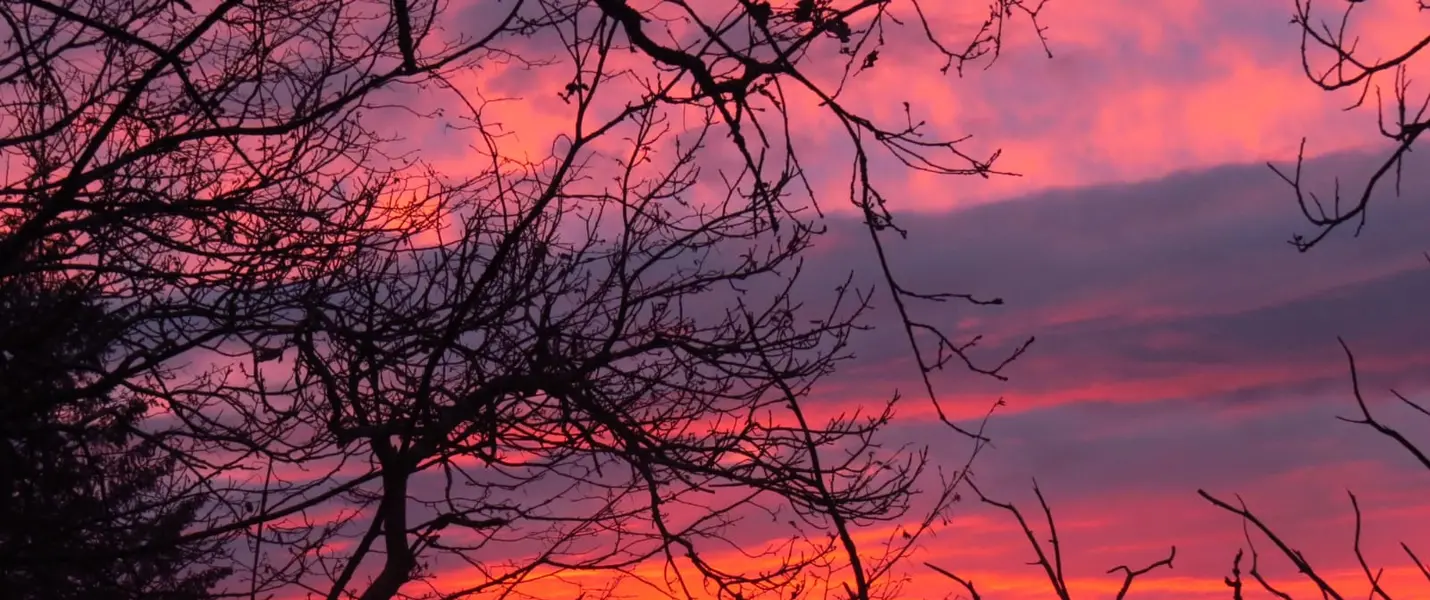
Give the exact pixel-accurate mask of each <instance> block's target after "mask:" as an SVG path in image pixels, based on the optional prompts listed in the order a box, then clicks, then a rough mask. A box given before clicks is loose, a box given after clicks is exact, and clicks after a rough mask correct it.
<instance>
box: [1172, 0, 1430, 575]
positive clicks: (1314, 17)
mask: <svg viewBox="0 0 1430 600" xmlns="http://www.w3.org/2000/svg"><path fill="white" fill-rule="evenodd" d="M1413 3H1414V6H1415V7H1416V8H1418V10H1421V11H1423V10H1426V9H1430V4H1427V3H1426V2H1423V1H1421V0H1413ZM1362 4H1364V3H1363V2H1360V1H1356V0H1348V1H1347V2H1345V3H1344V5H1343V6H1342V7H1341V8H1339V9H1338V11H1337V13H1336V18H1335V19H1334V20H1326V19H1324V18H1322V17H1320V13H1319V12H1313V10H1312V7H1311V2H1310V1H1309V0H1297V1H1296V10H1295V14H1294V16H1293V18H1292V23H1293V24H1295V25H1297V26H1298V27H1299V28H1300V29H1301V34H1302V36H1301V53H1302V57H1303V61H1302V64H1303V68H1304V71H1305V74H1306V76H1307V77H1308V78H1309V79H1310V80H1311V81H1312V82H1313V83H1315V84H1316V85H1317V86H1318V87H1319V88H1320V89H1321V90H1323V91H1327V92H1331V91H1336V90H1342V89H1351V90H1355V91H1356V92H1357V96H1356V99H1355V101H1354V102H1353V103H1352V105H1351V106H1350V107H1348V108H1350V109H1354V108H1359V107H1361V106H1363V105H1364V104H1365V103H1366V102H1367V100H1368V99H1370V98H1371V97H1372V96H1373V97H1374V100H1373V102H1374V103H1375V106H1376V109H1377V110H1378V116H1379V120H1378V122H1379V125H1380V132H1381V134H1382V135H1383V136H1384V137H1385V138H1386V139H1388V140H1390V141H1391V142H1392V144H1393V149H1392V151H1391V152H1390V154H1389V155H1388V156H1387V157H1386V158H1385V159H1384V160H1383V161H1381V162H1380V163H1379V165H1378V166H1377V167H1376V168H1375V169H1374V171H1373V172H1372V173H1371V174H1370V176H1369V177H1368V178H1367V180H1366V181H1365V183H1364V184H1362V185H1359V186H1357V187H1355V188H1353V191H1352V193H1351V194H1349V195H1346V196H1343V195H1342V192H1341V186H1340V182H1339V180H1337V182H1336V186H1335V189H1334V191H1333V194H1332V195H1331V196H1330V197H1329V198H1323V197H1322V196H1320V195H1318V194H1316V193H1314V192H1312V191H1311V190H1308V189H1307V186H1306V185H1305V184H1304V183H1303V181H1302V177H1301V171H1302V169H1301V167H1302V164H1303V162H1304V152H1305V142H1304V141H1303V142H1302V146H1301V153H1300V154H1299V155H1298V157H1297V162H1296V167H1295V170H1294V171H1293V172H1291V173H1289V174H1288V173H1287V172H1285V171H1283V170H1281V169H1278V168H1277V167H1275V166H1274V165H1272V170H1273V171H1275V172H1276V173H1277V175H1279V176H1280V177H1281V178H1282V179H1283V180H1284V181H1285V182H1286V183H1288V184H1289V185H1291V186H1292V188H1293V189H1294V190H1295V193H1296V198H1297V200H1298V202H1299V204H1300V207H1301V211H1302V213H1303V215H1304V216H1305V217H1306V218H1307V219H1308V220H1309V221H1310V222H1311V224H1312V225H1313V226H1315V227H1316V232H1315V233H1314V234H1312V235H1309V236H1305V235H1296V236H1295V237H1294V238H1293V239H1292V243H1293V245H1295V246H1296V248H1297V249H1298V250H1301V251H1303V252H1304V251H1307V250H1309V249H1311V248H1312V247H1313V246H1315V245H1316V244H1317V243H1319V242H1320V241H1321V240H1323V239H1325V237H1326V236H1327V235H1329V234H1330V232H1331V231H1333V230H1334V229H1335V228H1337V227H1339V226H1341V225H1343V224H1346V223H1349V222H1352V221H1355V222H1356V233H1357V234H1358V233H1359V232H1360V231H1361V228H1362V227H1364V225H1365V222H1366V213H1367V209H1368V207H1369V205H1370V203H1371V200H1372V197H1373V196H1374V195H1375V194H1376V192H1377V190H1379V189H1382V188H1384V187H1385V186H1386V185H1387V182H1391V183H1393V185H1394V189H1395V192H1396V193H1397V194H1398V193H1399V191H1400V177H1401V171H1402V166H1403V164H1404V159H1405V156H1406V154H1407V153H1408V152H1410V151H1411V149H1412V146H1413V145H1414V144H1415V142H1416V141H1417V140H1419V139H1420V136H1421V135H1422V134H1424V133H1425V132H1426V130H1427V129H1430V115H1427V114H1426V111H1427V108H1430V96H1426V97H1424V98H1420V99H1417V98H1415V97H1412V92H1411V89H1410V81H1411V80H1410V77H1409V67H1410V63H1411V62H1412V61H1413V60H1414V59H1415V57H1417V56H1420V55H1421V53H1422V51H1424V49H1425V48H1426V47H1427V46H1430V36H1426V37H1423V38H1421V39H1420V40H1418V41H1415V42H1413V43H1411V44H1409V45H1408V46H1407V47H1405V48H1403V49H1402V50H1400V51H1398V52H1395V53H1392V54H1391V55H1390V56H1389V57H1382V56H1376V57H1370V56H1368V55H1367V51H1366V50H1365V49H1363V48H1362V47H1361V46H1360V45H1359V39H1360V38H1359V36H1360V32H1358V31H1357V27H1356V25H1355V22H1354V17H1355V15H1357V14H1360V13H1359V12H1358V10H1359V9H1361V7H1362ZM1318 6H1319V5H1318ZM1318 55H1319V56H1322V57H1329V61H1328V62H1326V63H1324V64H1319V63H1318V59H1317V56H1318ZM1387 78H1388V79H1389V80H1390V81H1389V82H1388V85H1386V84H1387V82H1386V79H1387ZM1387 88H1388V91H1387ZM1341 348H1342V349H1343V350H1344V351H1345V354H1346V359H1347V362H1348V363H1349V366H1350V379H1351V392H1352V395H1353V397H1354V398H1355V402H1356V407H1357V409H1358V413H1359V414H1358V415H1357V416H1354V417H1341V420H1343V421H1346V422H1349V423H1353V424H1358V425H1364V426H1367V427H1369V428H1371V429H1373V430H1374V431H1375V432H1377V433H1378V434H1380V435H1382V436H1385V437H1386V438H1389V439H1391V440H1393V441H1394V442H1395V443H1396V444H1397V445H1399V446H1400V447H1401V448H1403V449H1404V450H1406V451H1407V452H1409V453H1410V454H1411V455H1413V456H1415V458H1416V459H1417V460H1418V461H1419V462H1420V464H1421V465H1423V466H1425V467H1426V468H1430V459H1427V457H1426V455H1425V454H1424V452H1422V450H1421V449H1420V447H1419V446H1418V445H1417V444H1416V443H1415V442H1413V441H1412V440H1410V439H1409V438H1407V437H1406V436H1405V435H1403V434H1402V433H1401V432H1400V431H1399V430H1398V429H1396V428H1395V427H1393V426H1392V425H1390V424H1387V423H1385V422H1384V421H1382V420H1380V419H1378V418H1377V417H1376V416H1375V415H1373V414H1372V412H1371V410H1370V407H1369V404H1368V403H1367V402H1366V400H1365V397H1364V396H1363V395H1362V392H1361V385H1360V379H1359V373H1358V372H1357V370H1356V365H1355V357H1354V355H1353V354H1352V352H1351V350H1350V348H1349V347H1348V346H1347V345H1346V344H1345V342H1344V341H1341ZM1392 394H1393V395H1394V396H1395V397H1396V398H1397V399H1398V400H1400V401H1401V402H1402V403H1404V404H1405V405H1407V406H1409V407H1410V408H1412V409H1414V410H1415V411H1417V412H1419V413H1421V414H1424V415H1427V416H1430V412H1427V411H1426V409H1425V408H1423V407H1422V406H1421V405H1420V404H1418V403H1416V402H1414V401H1412V400H1410V399H1409V398H1406V397H1405V396H1403V395H1401V394H1399V393H1397V392H1394V391H1392ZM1198 493H1199V494H1200V495H1201V496H1202V497H1203V498H1204V499H1206V500H1207V501H1208V502H1210V503H1211V504H1212V505H1213V506H1216V507H1217V508H1219V509H1222V510H1225V511H1227V512H1230V513H1232V514H1235V515H1237V516H1238V517H1240V518H1241V519H1242V523H1243V530H1244V534H1245V539H1246V548H1244V549H1241V550H1238V551H1237V553H1236V555H1235V557H1234V559H1233V562H1232V571H1231V575H1230V576H1228V577H1227V578H1226V585H1227V586H1228V587H1229V588H1231V591H1232V596H1233V597H1234V598H1237V599H1240V598H1242V597H1243V594H1244V593H1245V590H1246V588H1248V587H1249V586H1250V585H1252V583H1249V582H1247V581H1246V580H1245V579H1244V578H1243V573H1245V575H1248V576H1250V578H1251V582H1254V585H1255V586H1256V587H1258V588H1260V589H1261V590H1264V591H1265V592H1267V593H1270V594H1271V595H1273V596H1276V597H1278V598H1285V599H1289V598H1291V595H1290V594H1288V593H1287V592H1285V591H1284V590H1283V589H1281V588H1278V587H1277V586H1276V584H1275V583H1273V582H1272V581H1270V580H1269V579H1268V578H1267V577H1266V576H1265V575H1264V574H1262V573H1261V571H1260V560H1261V556H1260V553H1259V552H1258V551H1257V549H1256V545H1255V542H1254V539H1255V536H1260V537H1264V538H1265V539H1266V540H1268V541H1269V542H1270V543H1271V545H1272V546H1273V547H1274V548H1275V549H1276V552H1277V553H1278V554H1279V555H1281V556H1282V557H1284V558H1285V559H1286V560H1288V561H1289V562H1290V563H1291V564H1292V565H1294V566H1295V567H1296V569H1297V572H1298V573H1299V574H1300V576H1301V577H1303V578H1304V579H1305V580H1306V581H1307V582H1309V583H1310V584H1311V585H1313V586H1314V587H1315V589H1316V593H1317V595H1319V596H1321V597H1325V598H1344V597H1347V592H1345V591H1344V589H1338V588H1337V587H1336V584H1334V583H1332V582H1331V581H1329V580H1327V579H1326V578H1325V577H1324V576H1323V575H1322V573H1321V572H1320V571H1318V570H1317V567H1315V566H1314V565H1312V564H1311V563H1310V561H1309V560H1308V559H1307V558H1306V557H1305V556H1304V555H1302V553H1301V552H1299V551H1298V550H1296V549H1295V548H1294V547H1292V546H1291V545H1290V543H1289V542H1288V541H1287V540H1286V539H1285V538H1284V537H1283V536H1282V535H1280V534H1278V533H1277V532H1276V530H1275V529H1274V528H1273V527H1272V526H1271V525H1270V524H1268V523H1267V522H1266V521H1264V520H1263V519H1262V518H1261V517H1259V516H1258V515H1257V514H1256V513H1255V512H1254V511H1253V510H1252V509H1251V508H1249V507H1248V506H1247V505H1246V503H1245V502H1244V501H1242V500H1241V499H1240V498H1239V497H1238V498H1237V501H1236V502H1234V503H1233V502H1228V501H1226V500H1224V499H1222V498H1218V497H1216V496H1214V495H1212V494H1210V493H1208V492H1206V491H1205V490H1198ZM1347 494H1348V496H1349V501H1350V505H1351V510H1352V511H1353V512H1354V514H1355V527H1354V532H1353V538H1352V540H1353V541H1352V552H1353V553H1354V555H1355V558H1356V562H1357V564H1358V565H1359V566H1360V568H1361V571H1362V572H1363V573H1364V575H1365V579H1366V582H1367V584H1368V585H1369V587H1370V597H1371V598H1381V599H1382V600H1389V599H1390V598H1392V593H1391V592H1390V591H1389V590H1387V589H1386V587H1385V586H1384V585H1383V584H1382V580H1381V577H1382V575H1383V571H1382V570H1380V569H1373V568H1372V567H1371V566H1370V564H1369V563H1368V561H1367V560H1366V557H1365V555H1364V553H1363V552H1362V549H1361V527H1362V515H1361V508H1360V503H1359V501H1358V499H1357V497H1356V495H1355V493H1353V492H1347ZM1253 533H1254V534H1255V536H1254V535H1253ZM1400 547H1401V550H1402V551H1403V552H1404V553H1405V554H1406V556H1407V557H1408V558H1409V560H1410V561H1411V562H1413V563H1414V564H1415V565H1416V567H1417V568H1418V569H1419V570H1420V572H1421V573H1422V574H1424V575H1425V576H1426V579H1427V581H1430V569H1427V567H1426V563H1424V562H1423V561H1421V560H1420V558H1419V557H1417V556H1416V554H1415V552H1414V551H1413V550H1412V549H1411V547H1410V546H1409V545H1407V544H1406V543H1403V542H1402V543H1401V545H1400ZM1247 550H1250V553H1251V559H1250V565H1249V566H1248V567H1247V570H1246V571H1243V570H1242V563H1243V560H1244V559H1245V557H1246V551H1247ZM1401 597H1404V596H1403V595H1402V596H1401Z"/></svg>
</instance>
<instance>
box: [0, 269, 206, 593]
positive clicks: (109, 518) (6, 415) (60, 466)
mask: <svg viewBox="0 0 1430 600" xmlns="http://www.w3.org/2000/svg"><path fill="white" fill-rule="evenodd" d="M122 320H123V318H122V316H120V315H112V314H108V313H106V311H105V309H104V307H103V306H102V305H101V304H100V303H98V302H97V301H96V300H95V299H94V295H93V293H92V290H89V289H86V287H85V286H84V285H83V284H82V283H80V282H77V281H69V280H59V281H56V280H54V278H41V277H36V276H29V277H15V278H8V279H6V280H5V281H4V282H3V283H0V439H3V442H0V589H3V590H4V596H5V597H6V598H15V599H17V600H19V599H41V598H44V599H65V598H86V599H88V598H95V599H98V598H134V599H140V598H164V599H173V600H179V599H198V598H206V597H209V596H208V592H209V588H211V587H212V586H213V585H214V584H215V583H217V582H218V581H219V580H220V579H222V578H223V577H225V576H227V575H228V571H227V570H226V569H224V568H221V567H211V566H208V565H209V563H211V562H213V561H214V560H215V559H217V558H221V553H220V548H218V547H216V545H215V544H214V542H213V541H207V542H201V543H190V544H179V543H177V542H178V540H179V539H180V538H181V536H182V535H183V533H185V529H186V528H188V527H189V526H190V525H191V524H192V523H193V521H194V519H195V517H196V516H197V515H198V514H199V513H200V511H202V510H203V508H204V503H205V500H204V497H203V496H196V495H176V494H182V492H181V490H182V489H183V487H182V485H176V482H175V481H174V478H175V477H176V476H178V475H179V474H180V473H181V471H180V464H179V462H178V461H177V460H176V459H175V458H174V457H172V456H170V455H169V454H168V452H167V451H166V450H165V449H163V448H162V447H161V446H160V445H159V444H157V443H155V442H154V441H151V440H148V439H144V438H143V437H141V436H139V435H137V434H136V428H137V427H138V425H139V424H140V423H141V421H142V420H143V417H144V414H145V412H146V409H147V408H148V407H147V406H146V404H145V403H144V402H142V401H140V400H139V399H137V398H135V397H133V396H129V395H122V394H113V393H111V391H110V389H108V388H109V387H111V386H103V385H101V386H94V385H90V384H92V383H94V382H95V374H97V373H102V372H103V371H104V361H105V360H106V358H107V356H108V354H109V351H108V350H109V348H110V347H111V346H112V345H113V342H114V340H115V338H116V336H117V335H119V333H120V330H121V327H122Z"/></svg>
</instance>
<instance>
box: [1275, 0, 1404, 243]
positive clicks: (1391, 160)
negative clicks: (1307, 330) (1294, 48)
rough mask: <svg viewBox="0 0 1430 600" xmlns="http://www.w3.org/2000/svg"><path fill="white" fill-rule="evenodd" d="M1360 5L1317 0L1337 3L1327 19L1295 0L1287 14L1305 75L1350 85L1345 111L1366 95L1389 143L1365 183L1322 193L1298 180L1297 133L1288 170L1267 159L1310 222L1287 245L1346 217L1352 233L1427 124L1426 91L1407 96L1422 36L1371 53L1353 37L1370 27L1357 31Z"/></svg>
mask: <svg viewBox="0 0 1430 600" xmlns="http://www.w3.org/2000/svg"><path fill="white" fill-rule="evenodd" d="M1402 1H1404V2H1406V3H1408V4H1413V5H1414V6H1415V7H1417V8H1418V9H1419V10H1421V11H1424V10H1427V9H1430V3H1427V2H1426V1H1425V0H1402ZM1365 4H1366V2H1364V1H1363V0H1344V1H1343V2H1334V3H1327V4H1321V3H1317V4H1316V6H1321V7H1323V6H1328V5H1329V6H1335V7H1337V8H1335V9H1334V10H1333V12H1334V18H1331V19H1327V18H1326V17H1325V16H1324V15H1325V12H1323V11H1321V10H1312V7H1311V5H1312V3H1311V1H1310V0H1296V10H1295V14H1294V15H1293V16H1292V18H1291V22H1292V24H1293V25H1296V26H1297V27H1299V28H1300V30H1301V57H1302V61H1301V64H1302V68H1303V70H1304V71H1305V74H1306V77H1307V78H1308V79H1310V80H1311V81H1312V82H1313V83H1315V84H1316V86H1317V87H1319V88H1320V89H1321V90H1323V91H1326V92H1334V91H1338V90H1353V91H1354V92H1355V94H1356V97H1355V100H1354V101H1353V102H1352V103H1351V105H1350V106H1348V107H1347V109H1348V110H1350V109H1355V108H1360V107H1361V106H1364V105H1365V104H1366V102H1367V100H1371V101H1372V102H1373V103H1374V105H1375V109H1376V111H1377V118H1378V123H1379V125H1380V133H1381V135H1382V136H1384V137H1385V138H1386V139H1387V140H1389V141H1390V143H1391V145H1392V150H1391V151H1390V153H1389V154H1388V155H1387V156H1386V157H1385V159H1384V160H1383V161H1381V162H1380V164H1379V165H1377V166H1376V168H1375V169H1374V170H1373V171H1372V172H1371V173H1370V174H1369V176H1368V177H1367V178H1366V180H1365V182H1364V183H1362V184H1359V185H1356V186H1352V187H1351V188H1350V193H1348V194H1343V193H1342V190H1341V185H1340V180H1339V179H1337V181H1336V185H1335V189H1334V190H1332V192H1331V194H1330V195H1329V196H1327V195H1326V194H1318V193H1316V192H1315V191H1314V190H1311V189H1308V186H1307V185H1306V183H1305V182H1303V181H1302V178H1301V167H1302V165H1303V164H1304V162H1305V150H1306V143H1305V140H1304V139H1303V140H1302V142H1301V150H1300V152H1299V153H1298V154H1297V157H1296V166H1295V168H1294V169H1293V170H1291V171H1290V172H1287V171H1286V170H1283V169H1280V168H1278V167H1276V165H1274V164H1273V165H1271V169H1272V170H1273V171H1275V172H1276V174H1277V175H1278V176H1279V177H1280V178H1281V179H1282V180H1283V181H1285V182H1286V183H1287V184H1288V185H1290V186H1291V187H1292V189H1294V190H1295V193H1296V200H1297V202H1298V203H1299V205H1300V207H1301V212H1302V214H1303V215H1304V216H1305V217H1306V219H1307V220H1308V221H1310V223H1311V224H1312V225H1313V226H1314V227H1315V230H1314V232H1313V233H1311V234H1309V235H1306V234H1296V235H1295V236H1293V237H1292V239H1291V243H1292V244H1293V245H1294V246H1295V247H1296V248H1297V249H1298V250H1300V251H1302V252H1304V251H1306V250H1309V249H1311V247H1312V246H1315V245H1316V244H1317V243H1319V242H1320V241H1321V240H1323V239H1325V237H1326V236H1327V235H1329V234H1330V233H1331V231H1334V230H1335V229H1336V228H1338V227H1340V226H1341V225H1344V224H1346V223H1350V222H1352V221H1354V222H1355V223H1356V233H1360V231H1361V229H1362V228H1363V227H1364V226H1365V220H1366V211H1367V209H1368V208H1369V206H1370V203H1371V199H1372V197H1373V196H1374V195H1375V193H1376V190H1377V189H1381V188H1383V187H1384V186H1385V185H1386V184H1387V182H1393V185H1394V187H1395V192H1396V193H1397V194H1398V193H1399V192H1400V176H1401V168H1402V166H1403V159H1404V158H1405V155H1406V153H1407V152H1410V150H1411V147H1412V146H1414V144H1415V142H1416V141H1417V140H1419V139H1420V136H1421V135H1422V134H1424V133H1425V132H1426V130H1430V114H1427V113H1426V111H1427V109H1430V94H1423V97H1421V96H1414V95H1413V93H1412V91H1411V89H1410V83H1411V78H1410V76H1409V67H1410V64H1411V62H1412V61H1413V60H1414V59H1415V57H1417V56H1420V55H1421V53H1422V51H1424V50H1425V48H1426V47H1427V46H1430V35H1427V36H1425V37H1422V38H1421V39H1419V40H1417V41H1415V42H1413V43H1410V44H1408V45H1407V46H1406V47H1405V48H1403V49H1401V50H1400V51H1398V52H1394V53H1392V54H1391V55H1390V56H1388V57H1386V56H1371V55H1370V52H1371V50H1368V49H1366V48H1365V47H1363V46H1362V45H1361V44H1360V40H1361V36H1362V35H1366V34H1371V32H1365V31H1362V29H1364V28H1362V27H1358V26H1357V24H1356V22H1355V18H1354V17H1355V16H1356V15H1359V14H1361V12H1360V11H1361V10H1362V9H1363V7H1364V5H1365ZM1387 79H1388V80H1389V81H1387ZM1372 98H1373V100H1372Z"/></svg>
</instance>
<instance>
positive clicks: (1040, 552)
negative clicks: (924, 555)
mask: <svg viewBox="0 0 1430 600" xmlns="http://www.w3.org/2000/svg"><path fill="white" fill-rule="evenodd" d="M967 484H968V487H970V488H971V489H973V491H974V493H975V494H977V495H978V499H979V500H980V501H981V502H983V503H984V504H987V505H989V506H992V507H994V508H997V509H999V510H1002V511H1005V512H1007V513H1009V514H1011V515H1013V518H1014V519H1016V520H1017V521H1018V527H1019V529H1021V530H1022V532H1023V536H1024V537H1025V538H1027V540H1028V544H1029V545H1030V546H1032V548H1033V553H1034V555H1035V560H1033V561H1032V562H1030V563H1029V564H1030V565H1032V566H1034V567H1038V568H1040V569H1042V571H1043V575H1044V576H1045V577H1047V580H1048V586H1049V587H1051V588H1052V595H1053V597H1055V598H1058V600H1070V599H1071V598H1072V592H1071V591H1070V590H1069V588H1068V584H1067V576H1066V571H1064V570H1063V546H1062V542H1061V540H1059V539H1058V528H1057V524H1056V523H1055V522H1054V520H1053V510H1052V508H1051V507H1049V506H1048V501H1047V499H1046V498H1044V497H1043V491H1042V490H1041V489H1039V488H1038V484H1037V483H1034V484H1033V494H1034V495H1035V496H1037V497H1038V506H1039V507H1040V508H1041V509H1042V511H1043V516H1044V518H1045V519H1046V521H1047V525H1048V539H1047V544H1048V545H1047V546H1046V547H1045V546H1043V544H1042V543H1040V542H1039V541H1038V534H1037V533H1034V531H1033V526H1032V525H1031V524H1029V523H1028V520H1027V519H1026V518H1025V517H1024V516H1023V511H1022V510H1020V509H1019V508H1018V507H1017V506H1016V505H1014V504H1012V503H1009V502H1000V501H997V500H993V499H990V498H989V497H988V496H986V495H984V494H983V491H982V490H980V489H978V486H977V485H975V484H974V483H973V481H972V480H971V479H970V480H968V481H967ZM1176 558H1177V547H1176V546H1172V549H1171V551H1169V552H1168V553H1167V558H1163V559H1161V560H1158V561H1156V562H1153V563H1150V564H1148V565H1147V566H1145V567H1141V568H1137V569H1133V568H1132V567H1129V566H1127V565H1118V566H1116V567H1113V568H1111V569H1108V570H1107V574H1108V575H1112V574H1114V573H1121V574H1122V586H1121V587H1119V588H1118V590H1117V596H1115V598H1116V599H1117V600H1123V598H1126V597H1127V593H1128V592H1130V591H1131V590H1132V584H1133V582H1134V581H1136V579H1137V578H1138V577H1141V576H1143V575H1146V574H1148V573H1151V572H1152V571H1155V570H1157V569H1158V568H1159V567H1167V568H1168V569H1171V568H1172V561H1173V560H1175V559H1176ZM924 566H926V567H928V568H930V569H933V570H934V571H936V572H937V573H939V574H940V575H943V576H944V577H947V578H949V579H951V580H953V581H954V582H955V583H957V584H958V585H959V586H961V587H962V588H963V589H964V590H966V591H967V592H968V595H969V597H970V598H972V600H982V598H983V595H982V593H981V592H979V591H978V588H977V587H976V586H975V585H974V582H973V580H972V579H969V578H965V577H960V576H959V575H957V574H956V573H954V572H953V571H950V570H948V569H946V568H944V567H940V566H938V565H934V564H930V563H924Z"/></svg>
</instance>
